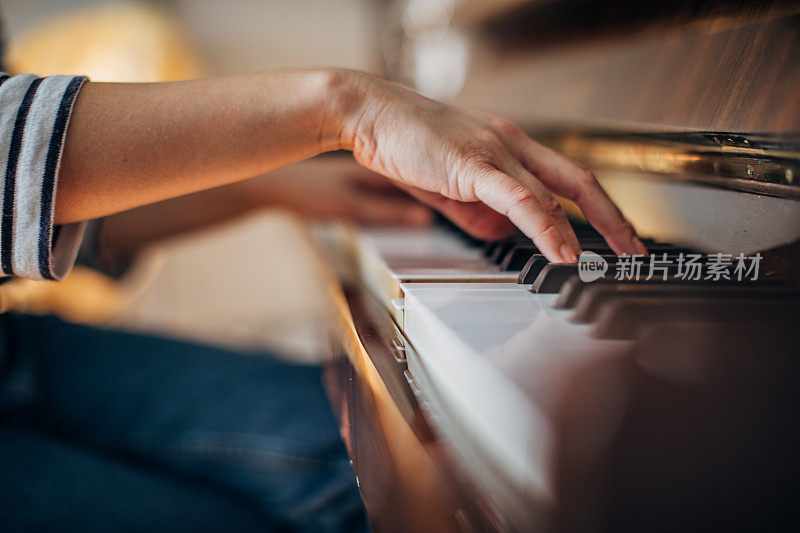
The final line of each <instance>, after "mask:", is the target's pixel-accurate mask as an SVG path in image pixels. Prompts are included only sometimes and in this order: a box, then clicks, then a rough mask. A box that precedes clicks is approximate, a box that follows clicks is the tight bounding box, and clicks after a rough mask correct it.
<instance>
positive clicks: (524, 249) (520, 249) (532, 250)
mask: <svg viewBox="0 0 800 533" xmlns="http://www.w3.org/2000/svg"><path fill="white" fill-rule="evenodd" d="M538 253H539V249H538V248H537V247H536V246H534V245H533V244H527V245H526V244H518V245H516V246H514V247H513V248H511V250H509V251H508V253H507V254H506V255H505V257H504V258H503V260H502V261H501V262H500V268H501V269H502V270H503V271H504V272H516V271H518V270H522V268H523V267H524V266H525V263H527V262H528V259H530V258H531V256H532V255H534V254H538Z"/></svg>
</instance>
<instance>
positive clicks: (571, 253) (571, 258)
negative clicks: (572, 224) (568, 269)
mask: <svg viewBox="0 0 800 533" xmlns="http://www.w3.org/2000/svg"><path fill="white" fill-rule="evenodd" d="M578 253H580V252H578ZM561 260H562V261H563V262H564V263H577V262H578V255H577V254H576V253H575V250H573V249H572V246H570V245H569V244H562V245H561Z"/></svg>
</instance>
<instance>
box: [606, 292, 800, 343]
mask: <svg viewBox="0 0 800 533" xmlns="http://www.w3.org/2000/svg"><path fill="white" fill-rule="evenodd" d="M676 320H683V321H686V322H707V323H727V322H731V321H747V320H750V321H759V322H766V323H775V322H783V323H786V324H792V323H797V322H798V321H800V299H797V298H788V299H783V300H781V299H778V298H760V299H753V298H741V299H734V298H727V299H720V300H708V299H695V298H668V297H663V298H657V297H656V298H635V297H629V298H616V299H613V300H611V301H610V302H608V303H607V304H606V305H604V306H603V307H602V308H601V309H600V313H599V315H598V317H597V321H596V322H595V326H594V328H593V330H592V336H594V337H596V338H599V339H617V340H623V339H635V338H636V337H637V335H638V334H639V332H640V331H641V330H642V329H643V328H644V327H646V326H649V325H653V324H657V323H660V322H664V321H676Z"/></svg>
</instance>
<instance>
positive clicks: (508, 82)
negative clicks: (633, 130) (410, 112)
mask: <svg viewBox="0 0 800 533" xmlns="http://www.w3.org/2000/svg"><path fill="white" fill-rule="evenodd" d="M565 3H566V4H569V2H565ZM596 4H600V5H604V4H606V3H604V2H597V3H596ZM611 4H614V3H613V2H612V3H611ZM734 4H736V10H735V11H733V13H734V14H731V12H730V10H728V11H726V12H725V13H723V14H720V15H717V16H711V15H709V16H703V17H699V18H698V19H697V20H694V19H691V17H689V18H687V17H685V16H682V18H681V22H682V23H681V24H678V25H665V24H663V23H662V24H660V25H658V24H657V25H655V26H654V27H652V26H648V27H645V28H643V29H640V30H639V31H631V28H627V29H624V31H622V30H620V31H617V32H614V31H608V32H603V31H599V30H598V31H595V32H588V31H586V32H584V33H586V36H585V38H580V39H576V38H570V37H571V36H573V34H572V33H570V32H569V31H567V30H566V29H563V35H564V36H565V37H567V39H561V40H559V39H558V37H557V35H554V34H552V33H553V32H552V31H551V32H549V33H550V34H551V35H552V38H550V39H547V40H545V41H544V42H543V41H542V39H541V38H539V37H536V35H534V34H537V33H541V32H537V31H536V27H538V26H537V25H540V24H541V22H536V24H533V21H531V24H533V25H532V26H531V27H530V28H528V30H527V31H528V32H529V33H530V34H531V36H530V38H531V39H533V41H534V42H533V43H527V44H525V43H523V44H521V43H520V42H519V38H518V39H516V40H514V39H510V40H503V39H500V38H499V33H498V32H499V31H500V30H495V34H497V35H495V36H496V37H498V38H497V39H490V38H488V37H486V36H485V35H483V36H481V37H477V38H476V42H475V53H474V56H473V60H472V64H471V67H470V74H469V76H468V78H467V81H466V84H465V86H464V89H463V91H462V94H461V95H460V96H459V97H458V99H457V101H458V103H460V104H463V105H468V106H472V107H479V108H482V109H485V110H487V111H490V112H494V113H496V114H500V115H502V116H507V117H509V118H511V119H513V120H515V121H517V122H522V123H524V124H534V123H541V122H543V121H544V122H549V123H558V124H563V123H565V122H573V123H582V124H585V123H587V122H589V123H608V122H614V123H620V122H622V123H626V124H628V125H630V124H640V125H641V127H643V128H645V129H648V130H654V129H660V130H665V129H666V130H669V129H701V130H714V131H750V132H752V131H770V132H788V131H797V130H800V99H798V97H797V95H798V93H800V90H798V87H800V15H798V13H797V7H796V6H797V3H795V2H789V3H779V8H765V7H764V2H735V3H734ZM668 5H669V4H668ZM565 16H566V15H565ZM570 22H571V21H570V20H569V19H565V20H563V21H562V22H561V26H559V27H560V28H568V27H570ZM623 22H624V20H623ZM516 24H517V25H519V22H517V23H516ZM604 24H605V25H608V26H609V27H610V28H611V29H614V27H615V26H614V24H613V22H612V19H611V18H610V17H601V18H599V19H598V21H597V27H598V28H602V27H603V25H604ZM515 27H516V26H515ZM578 27H580V24H578ZM617 27H618V26H617ZM618 29H619V27H618ZM514 31H516V32H517V33H520V32H522V30H521V29H520V28H519V27H517V29H516V30H514ZM556 33H557V32H556ZM580 35H583V33H581V34H580ZM518 37H519V36H518Z"/></svg>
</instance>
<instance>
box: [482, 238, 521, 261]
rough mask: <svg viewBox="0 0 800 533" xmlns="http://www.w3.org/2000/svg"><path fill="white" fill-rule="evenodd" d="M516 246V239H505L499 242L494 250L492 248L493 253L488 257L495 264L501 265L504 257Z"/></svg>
mask: <svg viewBox="0 0 800 533" xmlns="http://www.w3.org/2000/svg"><path fill="white" fill-rule="evenodd" d="M514 246H516V243H515V242H514V241H503V242H501V243H499V244H498V245H497V246H496V247H495V248H494V250H492V253H491V254H490V255H489V257H488V259H489V262H490V263H493V264H495V265H499V264H500V263H501V262H502V261H503V257H504V256H505V255H506V254H507V253H508V252H509V251H511V249H512V248H514Z"/></svg>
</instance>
